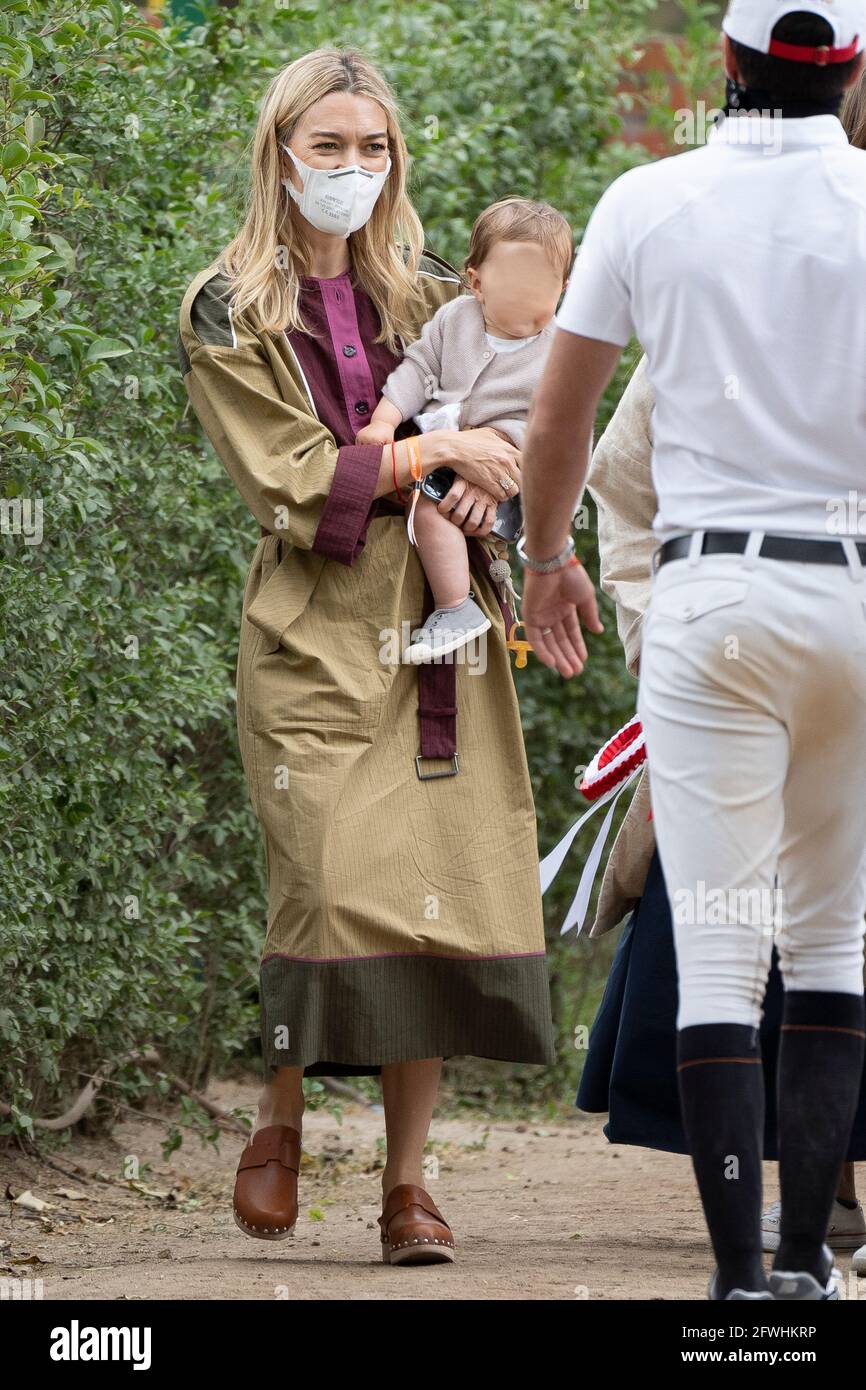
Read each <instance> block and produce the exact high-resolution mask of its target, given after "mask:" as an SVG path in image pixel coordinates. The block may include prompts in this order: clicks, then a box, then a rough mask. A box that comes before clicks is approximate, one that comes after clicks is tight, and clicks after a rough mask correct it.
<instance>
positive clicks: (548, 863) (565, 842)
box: [539, 767, 641, 894]
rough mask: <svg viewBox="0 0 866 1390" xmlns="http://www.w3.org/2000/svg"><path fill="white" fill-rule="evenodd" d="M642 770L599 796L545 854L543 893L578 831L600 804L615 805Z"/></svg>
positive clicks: (557, 870) (541, 872)
mask: <svg viewBox="0 0 866 1390" xmlns="http://www.w3.org/2000/svg"><path fill="white" fill-rule="evenodd" d="M640 771H641V768H640V767H636V768H634V769H633V770H632V772H630V773H629V775H628V777H626V779H625V781H624V782H621V783H620V785H619V786H617V787H611V788H610V790H609V791H606V792H605V793H604V794H603V795H602V796H600V797H598V799H597V800H596V801H594V802H593V803H592V805H591V806H590V808H589V810H588V811H584V813H583V815H582V816H581V817H580V819H579V820H576V821H575V823H574V825H573V826H572V827H571V829H570V830H567V831H566V833H565V834H564V835H563V837H562V839H561V840H560V842H559V844H558V845H556V846H555V847H554V848H553V849H552V850H551V851H550V853H549V854H546V855H545V856H544V858H543V859H542V861H541V864H540V865H539V871H540V876H541V892H542V894H544V893H546V892H547V890H548V888H549V887H550V885H551V883H552V882H553V880H554V879H555V878H556V875H557V874H558V873H559V870H560V869H561V868H562V865H563V862H564V860H565V856H566V855H567V854H568V851H569V850H570V849H571V846H572V844H573V843H574V838H575V836H576V835H577V833H578V831H580V830H582V829H583V827H584V826H585V825H586V822H587V821H588V820H589V818H590V816H594V815H595V813H596V811H597V810H598V809H599V807H600V806H604V804H605V803H606V802H608V801H611V800H612V801H613V802H614V805H615V804H616V798H617V797H618V796H619V794H620V792H623V791H625V789H626V787H627V786H628V784H629V782H631V781H633V780H634V778H635V777H636V775H637V774H638V773H639V772H640ZM612 810H613V807H611V811H612ZM602 830H604V826H602ZM593 852H594V847H593ZM600 853H601V851H600V850H599V854H600ZM590 857H592V856H590Z"/></svg>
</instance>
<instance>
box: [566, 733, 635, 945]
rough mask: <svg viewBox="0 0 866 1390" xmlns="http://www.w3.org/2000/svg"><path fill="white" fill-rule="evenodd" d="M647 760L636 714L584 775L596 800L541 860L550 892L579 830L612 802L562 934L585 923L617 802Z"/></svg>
mask: <svg viewBox="0 0 866 1390" xmlns="http://www.w3.org/2000/svg"><path fill="white" fill-rule="evenodd" d="M645 762H646V739H645V737H644V732H643V728H642V727H641V722H640V720H639V719H638V718H637V716H636V715H635V717H634V718H633V719H630V720H629V721H628V723H627V724H624V725H623V726H622V728H621V729H618V730H617V732H616V733H615V734H614V735H613V738H609V739H608V741H607V743H606V744H605V745H604V747H603V748H600V749H599V751H598V752H597V753H596V755H595V757H594V758H593V760H592V762H591V763H590V765H589V767H588V768H587V769H586V772H585V773H584V775H583V780H582V782H581V784H580V790H581V792H582V794H583V795H584V796H585V797H586V799H587V801H591V802H592V805H591V806H590V808H589V810H588V811H585V812H584V814H583V815H582V816H581V817H580V819H579V820H577V821H575V823H574V825H573V826H572V827H571V829H570V830H569V831H568V832H567V834H565V835H564V836H563V837H562V839H561V840H560V842H559V844H558V845H557V846H556V848H555V849H552V850H551V851H550V853H549V854H548V855H546V856H545V858H544V859H542V861H541V866H540V873H541V891H542V893H546V892H547V890H548V888H549V887H550V885H551V883H552V882H553V880H554V879H555V878H556V875H557V874H558V873H559V870H560V869H561V867H562V865H563V863H564V861H565V856H566V855H567V854H568V851H569V850H570V849H571V846H572V843H573V841H574V838H575V836H576V835H577V833H578V831H580V830H582V829H583V826H584V825H585V824H586V822H587V821H588V820H589V818H590V816H593V815H595V812H596V811H597V810H598V808H599V807H600V806H604V805H605V804H606V803H608V802H610V807H609V810H608V813H607V815H606V816H605V818H604V821H603V823H602V826H601V829H600V830H599V832H598V835H597V836H596V838H595V843H594V844H593V847H592V849H591V850H590V853H589V855H588V857H587V860H586V863H585V864H584V866H583V873H582V874H581V876H580V882H579V883H578V885H577V892H576V893H575V895H574V899H573V901H572V904H571V907H570V908H569V909H568V912H567V913H566V917H565V921H564V922H563V924H562V926H561V927H560V935H562V936H564V935H565V933H566V932H567V931H570V930H571V928H572V927H577V930H578V933H580V931H581V929H582V927H583V924H584V921H585V920H586V913H587V908H588V907H589V900H590V898H591V896H592V887H593V884H594V883H595V877H596V874H597V872H598V866H599V863H600V861H601V856H602V854H603V852H604V847H605V845H606V844H607V837H608V835H609V833H610V827H611V825H612V823H613V813H614V811H615V810H616V803H617V801H618V800H619V797H620V796H621V794H622V793H623V792H624V791H625V789H626V787H627V786H628V785H629V784H630V783H631V782H633V781H634V779H635V777H637V776H638V775H639V773H640V771H641V769H642V767H643V765H644V763H645Z"/></svg>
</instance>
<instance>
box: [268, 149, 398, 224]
mask: <svg viewBox="0 0 866 1390" xmlns="http://www.w3.org/2000/svg"><path fill="white" fill-rule="evenodd" d="M280 148H281V149H283V150H285V152H286V154H287V155H289V157H290V158H291V160H292V162H293V163H294V166H295V168H296V169H297V171H298V174H299V175H300V178H301V183H302V184H303V191H302V192H300V193H299V192H298V190H297V189H296V188H295V187H294V186H293V184H292V182H291V180H290V179H283V180H282V183H283V185H284V187H285V188H286V189H287V190H288V192H289V194H290V195H291V197H292V198H294V200H295V202H296V203H297V205H298V207H299V208H300V210H301V212H302V213H303V215H304V217H306V219H307V221H308V222H311V223H312V225H313V226H314V227H318V229H319V231H321V232H334V233H335V234H336V235H337V236H344V237H347V236H348V235H349V233H350V232H357V230H358V228H359V227H363V225H364V223H365V222H368V221H369V220H370V215H371V213H372V211H373V208H374V207H375V205H376V199H377V198H378V196H379V194H380V193H381V192H382V188H383V186H384V183H385V180H386V178H387V177H388V174H389V173H390V170H391V156H390V155H389V156H388V163H387V165H386V166H385V168H384V169H383V170H382V171H381V172H380V173H378V174H371V173H370V171H369V169H362V168H361V166H360V164H350V165H349V166H348V167H347V168H345V169H315V168H313V166H312V165H311V164H304V162H303V160H300V159H298V157H297V155H296V154H294V153H293V151H292V150H290V149H289V147H288V145H281V146H280Z"/></svg>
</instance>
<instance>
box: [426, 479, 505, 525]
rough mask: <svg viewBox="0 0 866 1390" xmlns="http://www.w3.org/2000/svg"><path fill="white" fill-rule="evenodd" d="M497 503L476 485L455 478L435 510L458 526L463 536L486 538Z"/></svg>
mask: <svg viewBox="0 0 866 1390" xmlns="http://www.w3.org/2000/svg"><path fill="white" fill-rule="evenodd" d="M497 505H498V503H497V501H496V498H495V497H491V495H490V493H489V492H485V490H484V488H482V487H479V486H478V484H477V483H468V482H467V481H466V479H465V478H455V479H454V482H453V483H452V484H451V487H450V488H449V489H448V491H447V492H446V494H445V496H444V497H443V498H442V501H441V502H437V504H436V510H437V511H440V512H441V513H442V515H443V516H447V518H448V520H449V521H452V522H453V523H454V525H455V526H459V527H460V530H461V531H462V532H463V534H464V536H488V535H489V534H490V532H491V530H492V529H493V526H494V524H495V522H496V508H497Z"/></svg>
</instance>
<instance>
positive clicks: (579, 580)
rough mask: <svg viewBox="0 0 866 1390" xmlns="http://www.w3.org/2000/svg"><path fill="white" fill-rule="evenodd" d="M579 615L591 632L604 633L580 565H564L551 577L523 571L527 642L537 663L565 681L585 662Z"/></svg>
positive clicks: (521, 608)
mask: <svg viewBox="0 0 866 1390" xmlns="http://www.w3.org/2000/svg"><path fill="white" fill-rule="evenodd" d="M578 614H579V615H580V617H581V618H582V619H583V621H584V624H585V625H586V627H587V628H588V630H589V631H590V632H604V627H603V625H602V623H601V621H600V619H599V616H598V605H597V604H596V600H595V589H594V588H593V585H592V580H591V579H590V577H589V575H588V574H587V572H586V570H585V569H584V568H583V565H565V566H564V567H563V568H562V569H558V570H552V571H551V572H550V574H531V573H530V572H529V570H525V571H524V575H523V598H522V600H521V604H520V617H521V621H522V623H523V627H524V629H525V631H526V636H527V640H528V641H529V642H531V644H532V649H533V651H534V652H535V655H536V656H537V657H538V659H539V661H541V662H543V663H544V665H545V666H552V667H554V668H555V669H556V670H557V671H558V672H559V674H560V675H561V676H565V678H566V679H568V678H569V677H571V676H579V675H580V673H581V671H582V670H583V667H584V662H585V661H586V660H587V652H586V643H585V642H584V640H583V633H582V632H581V630H580V621H579V619H578Z"/></svg>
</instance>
